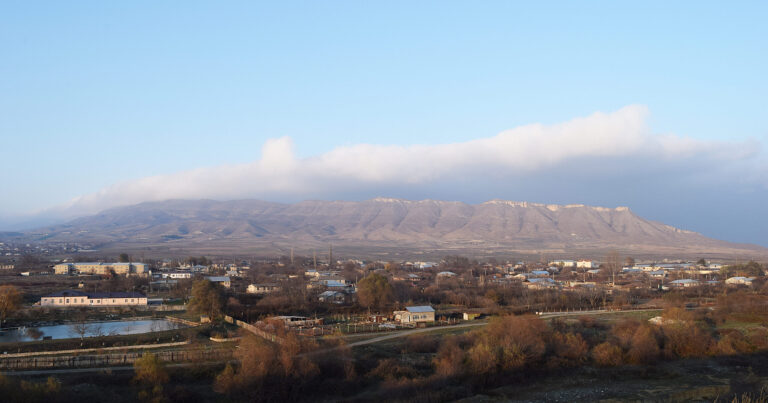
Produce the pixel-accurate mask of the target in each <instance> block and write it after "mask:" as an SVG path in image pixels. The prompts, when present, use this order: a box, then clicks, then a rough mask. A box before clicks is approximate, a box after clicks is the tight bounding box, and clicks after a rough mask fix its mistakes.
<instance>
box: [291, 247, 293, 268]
mask: <svg viewBox="0 0 768 403" xmlns="http://www.w3.org/2000/svg"><path fill="white" fill-rule="evenodd" d="M291 265H293V248H291Z"/></svg>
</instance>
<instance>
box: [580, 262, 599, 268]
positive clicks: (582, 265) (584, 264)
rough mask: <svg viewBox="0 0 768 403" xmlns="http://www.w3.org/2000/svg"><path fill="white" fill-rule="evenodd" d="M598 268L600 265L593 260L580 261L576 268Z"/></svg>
mask: <svg viewBox="0 0 768 403" xmlns="http://www.w3.org/2000/svg"><path fill="white" fill-rule="evenodd" d="M598 266H600V264H599V263H597V262H594V261H592V260H579V261H578V262H576V267H577V268H579V269H596V268H597V267H598Z"/></svg>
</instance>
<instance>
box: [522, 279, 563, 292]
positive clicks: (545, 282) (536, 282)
mask: <svg viewBox="0 0 768 403" xmlns="http://www.w3.org/2000/svg"><path fill="white" fill-rule="evenodd" d="M525 285H526V287H528V288H534V289H541V288H554V287H557V283H556V282H555V280H552V279H551V278H549V277H539V278H529V279H528V282H526V283H525Z"/></svg>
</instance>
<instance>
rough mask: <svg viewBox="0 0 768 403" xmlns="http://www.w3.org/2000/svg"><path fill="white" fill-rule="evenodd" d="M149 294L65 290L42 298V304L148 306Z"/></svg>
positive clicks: (51, 305) (65, 305)
mask: <svg viewBox="0 0 768 403" xmlns="http://www.w3.org/2000/svg"><path fill="white" fill-rule="evenodd" d="M146 305H147V296H146V295H142V294H139V293H137V292H102V293H88V292H82V291H76V290H65V291H59V292H55V293H53V294H48V295H46V296H43V297H42V298H40V306H48V307H86V306H87V307H99V306H104V307H110V306H146Z"/></svg>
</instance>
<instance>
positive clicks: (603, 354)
mask: <svg viewBox="0 0 768 403" xmlns="http://www.w3.org/2000/svg"><path fill="white" fill-rule="evenodd" d="M591 355H592V361H593V362H594V363H595V365H598V366H601V367H615V366H619V365H621V364H622V363H623V359H622V352H621V347H619V346H617V345H615V344H613V343H611V342H604V343H600V344H598V345H596V346H595V347H594V348H593V349H592V353H591Z"/></svg>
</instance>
